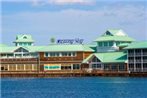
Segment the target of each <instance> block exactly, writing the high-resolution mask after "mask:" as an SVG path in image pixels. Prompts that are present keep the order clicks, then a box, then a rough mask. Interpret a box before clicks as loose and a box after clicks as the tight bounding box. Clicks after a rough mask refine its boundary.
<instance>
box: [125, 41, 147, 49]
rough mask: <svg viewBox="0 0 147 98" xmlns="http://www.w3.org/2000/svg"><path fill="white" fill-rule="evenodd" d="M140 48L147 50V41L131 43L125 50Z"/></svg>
mask: <svg viewBox="0 0 147 98" xmlns="http://www.w3.org/2000/svg"><path fill="white" fill-rule="evenodd" d="M140 48H147V41H142V42H133V43H131V44H129V46H128V47H126V48H125V49H140Z"/></svg>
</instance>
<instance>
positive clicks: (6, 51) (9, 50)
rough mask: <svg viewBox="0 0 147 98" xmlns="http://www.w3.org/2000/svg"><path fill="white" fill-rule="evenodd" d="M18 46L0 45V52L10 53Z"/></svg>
mask: <svg viewBox="0 0 147 98" xmlns="http://www.w3.org/2000/svg"><path fill="white" fill-rule="evenodd" d="M17 48H18V47H15V46H8V47H1V48H0V53H11V52H13V51H15V50H16V49H17Z"/></svg>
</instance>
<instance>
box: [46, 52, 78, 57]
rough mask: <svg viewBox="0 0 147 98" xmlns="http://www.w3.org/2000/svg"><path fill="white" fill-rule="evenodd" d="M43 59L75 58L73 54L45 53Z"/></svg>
mask: <svg viewBox="0 0 147 98" xmlns="http://www.w3.org/2000/svg"><path fill="white" fill-rule="evenodd" d="M44 56H45V57H74V56H76V53H75V52H46V53H45V54H44Z"/></svg>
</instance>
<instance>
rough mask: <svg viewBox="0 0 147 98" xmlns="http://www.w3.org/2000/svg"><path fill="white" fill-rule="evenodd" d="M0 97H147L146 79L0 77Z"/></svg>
mask: <svg viewBox="0 0 147 98" xmlns="http://www.w3.org/2000/svg"><path fill="white" fill-rule="evenodd" d="M1 95H2V98H147V78H132V77H127V78H126V77H80V78H77V77H76V78H2V79H1Z"/></svg>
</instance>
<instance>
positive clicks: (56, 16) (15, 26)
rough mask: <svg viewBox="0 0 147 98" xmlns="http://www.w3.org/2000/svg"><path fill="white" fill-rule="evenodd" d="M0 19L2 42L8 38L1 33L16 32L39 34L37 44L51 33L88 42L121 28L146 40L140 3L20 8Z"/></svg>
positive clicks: (142, 10) (143, 7) (144, 22)
mask: <svg viewBox="0 0 147 98" xmlns="http://www.w3.org/2000/svg"><path fill="white" fill-rule="evenodd" d="M36 4H37V3H36ZM2 20H3V22H2V28H3V29H2V32H3V34H4V38H3V40H4V41H6V42H7V40H9V38H8V39H5V36H7V35H12V36H15V35H16V34H18V33H30V34H32V35H33V36H36V37H37V36H38V35H41V36H43V37H44V38H43V39H44V40H41V42H38V43H46V42H48V40H49V37H51V36H55V37H56V36H57V37H58V38H69V37H73V38H75V37H77V36H78V37H80V38H82V37H85V38H84V39H86V40H90V41H92V40H94V39H95V38H96V37H98V36H99V35H100V34H102V33H103V32H105V30H106V29H108V28H121V29H124V31H126V32H127V33H128V35H130V36H132V37H134V38H138V39H147V35H146V36H143V35H145V33H146V32H147V29H146V26H147V23H146V20H147V15H146V6H141V5H137V6H136V5H117V4H116V5H115V6H111V5H110V6H104V7H101V8H98V9H95V10H80V9H64V10H60V11H47V10H43V11H38V12H36V11H35V12H33V11H25V12H24V11H22V12H18V13H14V14H8V15H7V14H5V15H2ZM12 40H13V39H12ZM39 41H40V40H39Z"/></svg>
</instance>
